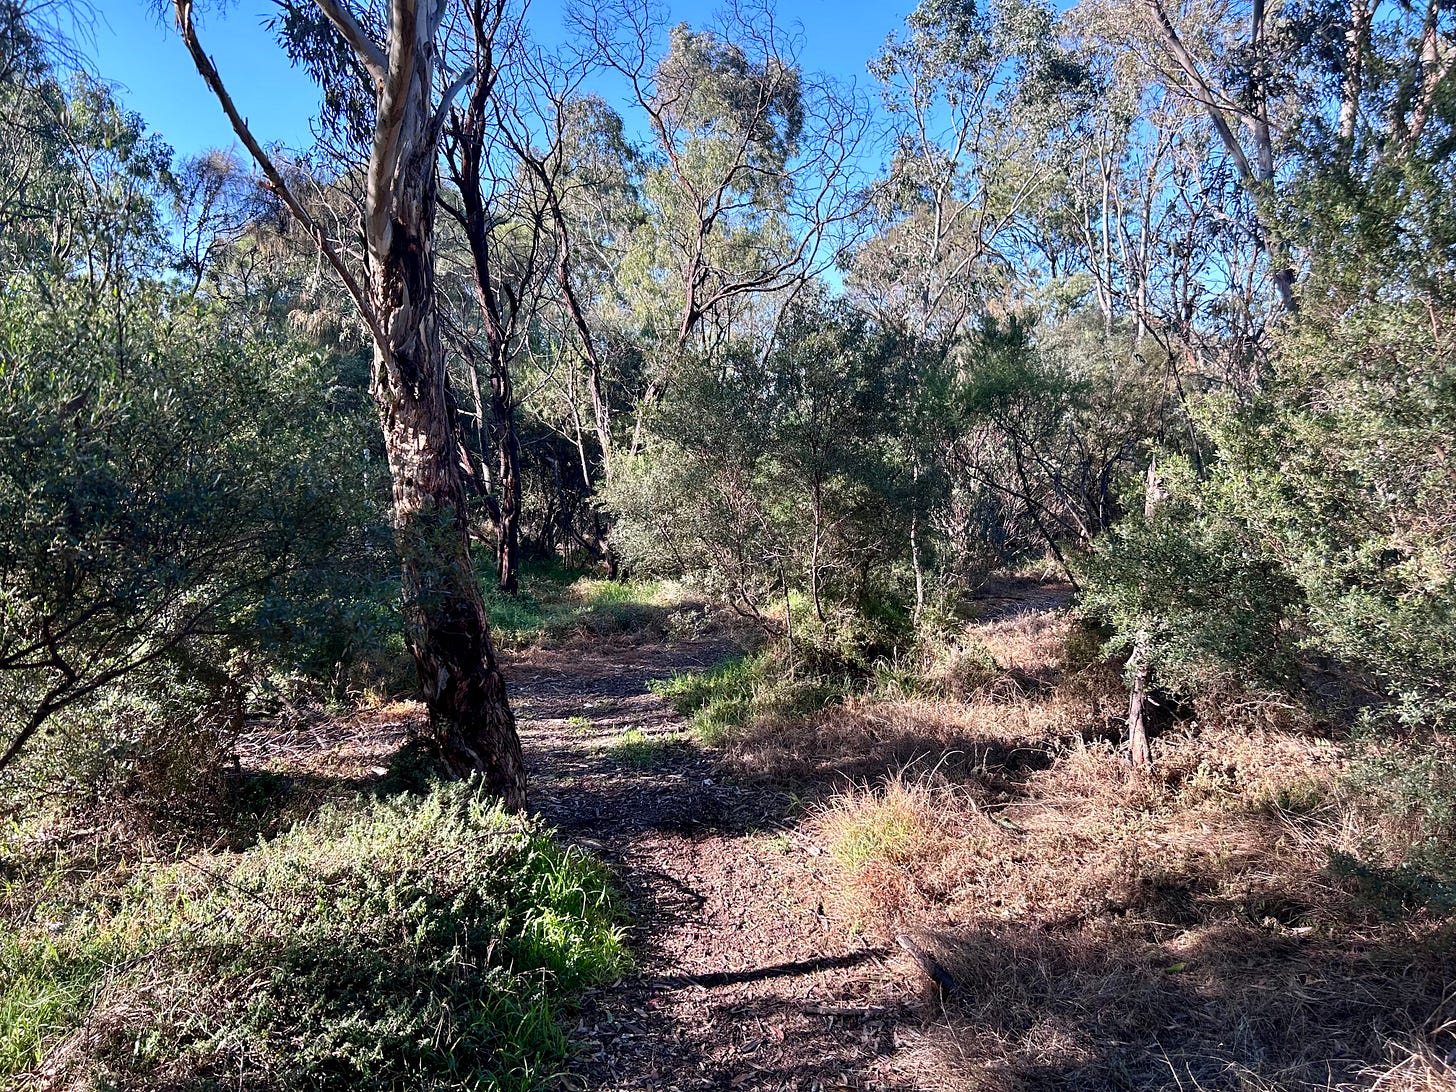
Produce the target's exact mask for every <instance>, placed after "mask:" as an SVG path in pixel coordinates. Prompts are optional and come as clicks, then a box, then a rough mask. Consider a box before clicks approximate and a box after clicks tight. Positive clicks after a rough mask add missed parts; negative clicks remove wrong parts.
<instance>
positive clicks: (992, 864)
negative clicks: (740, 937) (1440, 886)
mask: <svg viewBox="0 0 1456 1092" xmlns="http://www.w3.org/2000/svg"><path fill="white" fill-rule="evenodd" d="M1069 637H1070V640H1069ZM967 644H968V645H969V647H971V648H972V650H973V651H972V652H971V654H970V655H971V656H973V657H975V658H977V659H984V658H985V656H984V654H985V653H989V658H990V659H991V660H993V661H994V663H995V665H996V667H997V668H998V669H999V671H1000V675H999V679H984V680H982V681H980V682H979V683H977V685H976V686H974V687H973V688H971V689H970V691H969V694H968V697H967V700H964V701H954V700H928V699H912V700H897V701H871V700H860V701H855V702H851V703H849V704H847V705H844V706H840V707H836V708H833V709H830V710H826V711H824V712H822V713H820V714H818V715H816V716H814V717H811V718H808V719H806V720H802V721H798V722H792V721H790V722H776V723H773V724H770V725H761V726H759V727H758V728H757V729H756V730H753V731H751V732H749V733H748V734H746V735H744V736H742V737H740V738H738V739H737V740H736V741H735V742H734V743H733V744H732V745H731V746H730V748H729V752H728V759H729V761H730V762H731V763H732V764H733V765H734V766H735V767H736V769H737V771H738V772H739V773H740V774H746V775H752V776H757V777H763V778H772V779H777V780H782V781H787V782H790V783H792V784H793V785H794V786H795V787H796V788H797V790H798V791H799V792H800V793H802V794H804V795H807V796H808V797H810V798H811V799H817V800H818V801H819V803H818V804H817V806H815V807H814V808H813V809H812V815H811V819H810V821H809V824H808V829H809V831H810V832H811V834H812V835H813V836H814V837H816V838H817V839H818V840H819V841H820V842H821V843H822V844H823V846H824V847H825V849H826V850H827V851H828V858H829V860H830V861H831V862H833V865H834V867H835V869H836V873H835V875H836V877H837V883H836V898H835V902H836V905H835V907H834V909H835V910H836V911H837V913H838V914H839V915H840V916H841V917H842V918H844V919H846V920H849V921H852V922H858V923H860V924H862V925H863V926H864V927H866V928H867V929H868V930H869V931H870V932H872V933H875V934H878V935H879V936H881V937H882V938H891V937H894V936H895V935H897V934H900V933H905V932H909V933H911V934H912V935H914V936H916V937H918V938H920V942H921V943H922V945H923V946H924V947H925V948H926V949H928V950H931V951H933V952H935V953H936V954H937V958H939V959H940V961H941V962H942V963H943V964H944V965H945V966H946V967H947V968H949V969H950V970H951V971H952V973H953V975H954V976H955V977H956V979H957V980H958V981H959V982H960V983H961V986H962V988H961V989H960V990H959V991H957V992H956V993H955V994H954V995H952V996H951V997H949V998H948V999H946V1000H945V1003H944V1005H943V1006H939V1007H937V1008H935V1009H934V1010H933V1011H932V1013H931V1014H930V1015H929V1016H928V1018H927V1019H928V1027H927V1034H926V1036H925V1038H924V1040H923V1043H924V1044H925V1047H924V1048H923V1049H922V1050H921V1051H919V1052H918V1053H917V1052H913V1051H912V1052H911V1055H912V1056H913V1059H914V1060H913V1061H911V1062H907V1064H909V1065H919V1066H923V1065H924V1064H925V1053H926V1051H931V1052H933V1054H934V1055H935V1057H936V1059H937V1061H936V1063H935V1065H934V1067H933V1072H934V1073H935V1074H937V1076H935V1077H934V1078H933V1079H932V1078H930V1077H927V1076H926V1075H925V1071H924V1070H923V1069H916V1077H915V1079H916V1082H917V1083H918V1084H920V1085H923V1086H925V1087H937V1086H939V1087H946V1088H974V1089H997V1090H1007V1092H1010V1090H1013V1089H1043V1088H1058V1089H1089V1090H1091V1089H1104V1088H1136V1089H1162V1088H1183V1089H1195V1088H1196V1089H1268V1090H1273V1089H1291V1090H1292V1089H1354V1088H1366V1089H1368V1088H1380V1089H1401V1090H1410V1092H1415V1090H1429V1089H1437V1088H1439V1089H1456V1081H1453V1070H1452V1064H1453V1062H1456V1034H1453V1031H1456V1028H1453V1026H1452V1025H1451V1024H1450V1023H1443V1020H1444V1019H1445V1018H1448V1017H1449V1016H1450V1012H1449V1010H1445V1009H1443V1008H1442V1006H1443V1003H1445V1002H1446V1000H1447V998H1448V997H1449V996H1450V995H1451V992H1452V990H1453V989H1456V945H1453V940H1456V936H1453V930H1452V927H1451V925H1450V923H1449V921H1448V920H1447V919H1445V918H1444V917H1443V916H1442V914H1441V912H1440V911H1439V908H1437V907H1435V906H1434V905H1422V903H1421V900H1420V897H1419V892H1418V891H1417V892H1416V893H1415V894H1414V895H1413V894H1412V890H1411V889H1409V888H1406V887H1400V888H1398V889H1397V888H1396V887H1392V886H1390V885H1389V884H1387V883H1386V882H1385V880H1384V879H1382V875H1383V874H1382V873H1380V872H1379V871H1378V870H1376V871H1374V872H1371V871H1369V870H1362V868H1361V867H1359V866H1357V865H1356V864H1354V863H1353V862H1356V861H1357V860H1370V859H1371V857H1370V853H1371V847H1372V846H1380V847H1383V848H1384V856H1383V858H1381V859H1383V861H1384V863H1385V864H1393V863H1396V860H1397V858H1398V856H1399V853H1398V849H1399V843H1400V838H1401V837H1402V831H1401V828H1400V826H1399V822H1398V821H1397V820H1392V819H1391V818H1390V817H1389V816H1381V815H1378V814H1375V813H1374V812H1373V811H1371V810H1370V809H1369V808H1367V807H1365V806H1364V801H1362V800H1361V799H1359V798H1358V797H1355V796H1353V795H1352V794H1351V793H1350V792H1349V790H1348V789H1347V788H1345V787H1344V786H1345V774H1346V771H1347V767H1348V764H1349V758H1348V756H1347V754H1346V751H1345V747H1344V746H1343V745H1342V744H1341V743H1339V742H1338V741H1335V740H1332V739H1330V738H1327V737H1326V736H1325V735H1323V734H1321V733H1320V732H1319V731H1318V730H1317V729H1316V726H1315V725H1314V724H1313V723H1312V722H1311V721H1310V720H1309V718H1308V717H1307V716H1306V715H1304V714H1303V713H1302V712H1301V711H1299V710H1297V709H1294V708H1291V707H1290V706H1289V705H1288V703H1287V702H1281V701H1279V700H1277V699H1275V698H1273V697H1270V696H1249V695H1246V694H1242V693H1240V692H1238V691H1236V690H1234V689H1232V688H1230V689H1229V690H1228V691H1227V692H1226V693H1224V694H1222V695H1220V699H1219V700H1217V701H1212V702H1206V703H1204V704H1203V705H1201V706H1200V707H1198V708H1196V709H1193V710H1190V711H1185V715H1184V718H1183V720H1182V721H1181V722H1180V723H1179V724H1178V725H1177V726H1176V727H1174V728H1172V729H1169V730H1165V731H1164V732H1163V734H1162V735H1161V736H1160V737H1159V738H1158V739H1156V740H1155V746H1154V758H1155V768H1154V771H1153V772H1152V773H1151V774H1142V773H1137V772H1134V771H1133V770H1131V769H1130V768H1129V766H1128V765H1127V763H1126V761H1125V759H1124V758H1123V757H1122V756H1121V755H1120V754H1119V753H1118V751H1117V748H1116V744H1115V733H1113V732H1110V731H1109V728H1110V727H1111V726H1112V725H1114V724H1115V723H1116V721H1117V719H1118V717H1119V716H1120V714H1121V712H1122V709H1123V708H1124V705H1123V703H1124V702H1125V700H1126V699H1125V697H1124V695H1123V693H1122V691H1121V690H1120V687H1119V685H1118V682H1117V676H1116V672H1115V670H1111V669H1109V668H1107V667H1106V666H1105V665H1098V664H1096V663H1095V662H1083V663H1077V662H1076V660H1077V655H1076V653H1077V649H1076V647H1075V646H1076V644H1077V635H1076V634H1075V633H1070V634H1069V628H1068V622H1067V621H1066V619H1065V617H1064V616H1062V615H1061V614H1059V613H1056V612H1050V611H1045V610H1038V611H1035V612H1032V613H1030V614H1025V613H1024V614H1022V615H1019V616H1016V617H1013V618H1004V617H1002V618H993V619H990V620H988V621H986V622H984V623H983V624H980V625H978V626H974V627H972V628H971V630H970V632H969V633H968V634H967ZM1069 644H1070V645H1072V646H1073V647H1072V649H1071V650H1070V651H1071V653H1072V654H1071V655H1069V649H1068V646H1069ZM1084 659H1085V657H1084ZM943 662H944V663H948V664H953V663H954V662H955V661H954V656H953V654H952V655H949V656H947V657H946V659H945V660H944V661H943ZM953 675H954V671H946V672H944V673H943V674H942V678H947V677H952V676H953ZM1008 679H1009V680H1010V682H1007V681H1006V680H1008ZM943 689H944V691H946V692H953V690H954V688H953V687H948V686H947V687H944V688H943ZM1109 737H1111V738H1109ZM1408 844H1409V843H1408V842H1407V845H1408ZM1442 1012H1445V1013H1446V1017H1442V1016H1441V1013H1442Z"/></svg>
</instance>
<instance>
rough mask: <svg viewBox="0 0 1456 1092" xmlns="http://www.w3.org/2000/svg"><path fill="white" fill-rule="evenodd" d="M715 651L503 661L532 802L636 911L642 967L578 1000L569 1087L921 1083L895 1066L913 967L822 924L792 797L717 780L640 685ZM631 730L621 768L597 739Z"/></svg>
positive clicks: (812, 862)
mask: <svg viewBox="0 0 1456 1092" xmlns="http://www.w3.org/2000/svg"><path fill="white" fill-rule="evenodd" d="M727 654H728V650H727V649H726V648H724V647H722V646H718V645H714V644H711V643H703V644H692V645H677V646H661V645H652V646H638V647H634V648H631V649H627V650H621V649H617V650H602V651H581V650H573V651H571V652H563V651H561V650H548V651H536V652H533V653H530V654H528V655H525V656H523V657H521V658H520V659H518V660H517V661H516V662H515V663H514V664H512V665H511V667H512V670H511V676H510V677H511V680H512V684H513V693H514V701H515V707H516V710H517V716H518V718H519V722H520V728H521V733H522V738H523V740H524V744H525V747H526V750H527V762H528V764H529V766H530V769H531V771H532V776H533V783H532V801H533V807H534V808H535V809H536V810H538V811H539V812H540V814H541V815H542V816H543V817H544V818H545V819H546V820H547V821H548V822H549V823H551V824H552V825H554V826H556V827H557V828H558V829H559V830H560V831H561V834H562V836H563V837H565V838H567V839H568V840H571V841H575V842H577V843H579V844H581V845H582V846H583V847H585V848H588V849H590V850H591V851H593V852H594V853H596V854H597V855H598V856H601V857H603V858H605V859H606V860H608V861H610V862H611V863H612V864H613V866H614V867H615V868H616V869H617V872H618V876H619V878H620V882H621V883H622V884H623V886H624V888H625V890H626V892H627V895H628V897H629V899H630V900H631V902H632V903H633V909H634V911H635V916H636V925H635V933H636V936H635V940H636V942H637V951H638V958H639V971H638V973H637V974H636V975H634V976H633V977H631V978H628V979H627V980H625V981H623V982H621V983H619V984H617V985H615V986H612V987H610V988H608V989H604V990H599V991H596V992H594V993H593V994H591V995H589V996H588V997H587V999H586V1002H585V1005H584V1007H583V1010H582V1012H581V1015H580V1022H579V1024H578V1026H577V1027H576V1029H575V1031H574V1039H575V1047H576V1056H575V1063H574V1067H573V1073H572V1079H571V1081H570V1085H569V1086H570V1087H577V1088H584V1089H748V1088H751V1089H780V1088H783V1089H790V1088H792V1089H844V1088H855V1089H869V1088H907V1089H908V1088H915V1087H918V1085H917V1084H916V1083H915V1082H914V1081H913V1080H911V1079H910V1078H909V1076H908V1075H907V1074H904V1073H898V1074H897V1073H896V1072H895V1071H896V1069H897V1067H896V1066H895V1065H894V1064H893V1056H894V1055H895V1054H896V1053H897V1050H898V1049H899V1048H900V1047H901V1046H903V1045H904V1044H905V1042H906V1041H907V1039H910V1038H913V1037H914V1036H915V1035H916V1034H917V1032H916V1030H915V1029H916V1028H918V1027H919V1026H920V1025H922V1024H923V1017H922V1016H920V1015H918V1014H915V1013H913V1012H912V1010H911V1009H910V1008H909V1007H908V1006H907V1004H906V1002H907V986H906V982H907V975H909V973H910V972H909V970H908V969H907V967H905V966H903V965H902V959H901V958H899V957H897V956H896V955H893V954H892V953H891V952H890V951H889V950H888V949H886V948H883V947H877V946H875V945H873V944H871V943H869V942H867V941H866V939H865V938H864V936H863V935H856V931H855V930H853V929H852V928H849V927H846V926H845V925H843V924H838V923H835V922H833V921H831V919H830V918H829V917H827V916H826V915H825V912H824V905H823V903H824V894H825V885H826V877H825V875H824V873H823V872H822V871H821V869H820V867H819V865H820V864H821V863H822V854H821V850H820V849H819V848H818V846H817V845H816V844H814V843H813V842H811V841H810V840H808V839H806V838H801V837H798V836H796V834H795V830H794V824H793V823H792V822H791V821H790V820H789V819H788V816H789V815H790V814H791V813H792V812H793V811H794V805H795V801H794V800H793V799H792V798H791V797H790V796H788V795H786V794H783V793H781V792H779V791H776V790H772V789H766V788H759V787H754V786H746V785H742V784H733V783H724V782H723V781H721V780H720V779H719V776H718V769H717V763H716V761H715V760H714V758H713V757H712V756H711V755H710V754H709V753H707V752H705V751H703V750H701V749H700V748H699V747H698V746H697V745H696V744H695V743H692V742H690V741H689V740H687V738H686V736H685V734H684V728H685V725H684V724H683V722H682V720H681V718H680V717H678V715H677V714H676V713H675V712H674V711H673V710H672V709H671V708H670V707H669V706H667V705H666V704H665V703H664V702H663V701H661V700H660V699H659V698H657V697H656V696H654V695H653V694H652V693H651V692H650V691H649V689H648V683H649V682H650V681H651V680H652V679H656V678H661V677H663V676H666V675H670V674H672V673H673V672H675V671H682V670H686V669H691V668H694V667H703V666H708V665H711V664H712V663H714V662H716V661H718V660H720V659H722V658H723V657H724V656H725V655H727ZM580 717H586V718H589V720H590V725H591V726H590V728H589V729H585V728H584V727H583V726H582V725H581V721H580V720H576V721H574V722H573V721H572V718H580ZM573 725H575V727H574V726H573ZM634 728H635V729H638V730H640V731H641V732H642V733H644V734H645V735H646V737H647V739H648V741H650V743H652V744H655V746H648V747H644V748H642V749H641V750H640V751H639V752H637V754H634V755H633V757H632V758H630V759H626V758H624V757H623V756H622V755H621V754H620V753H619V752H617V751H614V750H613V749H612V743H613V741H614V740H615V739H618V738H620V736H621V734H622V733H623V732H624V731H627V730H630V729H634ZM638 755H640V756H641V757H638ZM910 988H911V989H912V990H913V986H912V987H910Z"/></svg>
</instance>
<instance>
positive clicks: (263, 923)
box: [0, 783, 627, 1090]
mask: <svg viewBox="0 0 1456 1092" xmlns="http://www.w3.org/2000/svg"><path fill="white" fill-rule="evenodd" d="M626 963H627V956H626V952H625V949H624V946H623V941H622V936H621V932H620V929H619V927H618V925H617V923H616V912H615V907H614V903H613V900H612V897H611V895H610V893H609V890H608V884H607V878H606V875H605V873H604V872H603V871H602V870H601V868H600V867H599V866H597V865H595V864H593V863H592V862H591V861H589V860H588V859H586V858H585V857H583V856H582V855H581V854H580V853H579V852H577V851H576V850H574V849H564V848H562V847H561V846H559V845H558V844H557V843H555V842H554V841H553V840H552V839H551V838H550V836H549V835H548V834H547V833H546V832H544V831H542V830H541V829H540V828H538V827H536V826H533V825H531V824H529V823H524V822H522V821H521V820H520V819H518V818H513V817H509V816H506V815H504V814H503V813H502V812H500V811H499V810H498V808H497V807H496V806H495V805H494V804H493V803H491V802H490V801H489V800H488V799H487V798H486V797H485V796H484V795H483V793H482V792H481V791H480V789H479V787H478V786H477V785H474V784H469V783H467V784H454V785H450V786H446V787H442V788H437V789H436V790H434V791H433V792H432V793H430V794H429V795H428V796H425V797H423V798H419V797H411V796H398V797H392V798H388V799H383V800H378V801H374V802H371V803H367V804H358V805H355V806H352V807H345V806H330V807H328V808H326V809H325V810H323V811H322V812H321V813H320V814H318V815H317V816H316V817H315V818H314V819H312V820H311V821H309V822H307V823H303V824H300V825H299V826H297V827H296V828H294V829H293V830H291V831H290V832H288V833H286V834H283V835H281V836H279V837H277V838H275V839H273V840H271V841H267V842H263V843H261V844H260V845H258V846H257V847H256V848H254V849H251V850H249V851H247V852H245V853H240V854H236V855H218V856H204V857H202V858H201V859H196V858H194V859H190V860H187V861H183V862H179V863H176V864H170V865H163V866H157V867H153V868H146V867H142V868H140V869H138V870H137V871H136V872H135V873H134V875H133V878H132V879H131V882H130V883H129V884H128V885H127V886H126V887H125V889H124V890H123V891H122V892H121V893H120V894H119V896H117V897H115V898H114V899H109V900H106V901H103V902H100V903H94V904H86V903H81V904H74V905H65V904H48V903H44V902H42V903H41V904H39V905H37V906H36V907H35V909H34V911H33V913H32V914H31V915H30V917H29V918H28V920H27V921H26V922H25V923H23V924H22V925H21V926H20V927H19V928H17V929H16V930H15V931H14V932H12V933H11V934H9V935H8V936H6V937H5V938H4V939H3V940H0V983H3V985H0V1026H3V1027H4V1028H5V1029H6V1030H5V1034H4V1037H3V1038H0V1074H3V1075H5V1076H7V1077H10V1078H17V1077H22V1076H23V1075H24V1074H27V1073H30V1074H34V1073H36V1072H37V1070H38V1068H40V1067H43V1068H44V1069H45V1071H46V1072H47V1074H48V1075H53V1076H59V1077H63V1078H64V1079H65V1080H66V1081H67V1082H68V1085H69V1084H89V1085H93V1086H102V1087H105V1086H111V1087H126V1088H148V1087H163V1086H165V1087H168V1088H187V1087H192V1088H203V1087H212V1086H213V1085H214V1084H215V1083H216V1082H218V1081H222V1080H224V1079H225V1080H226V1081H227V1082H228V1083H229V1084H231V1083H236V1082H241V1083H242V1084H244V1085H245V1086H247V1087H255V1088H262V1089H279V1090H283V1089H351V1090H352V1089H362V1088H397V1087H405V1086H408V1087H428V1088H438V1089H524V1088H528V1087H532V1086H533V1085H534V1084H535V1083H537V1082H539V1081H540V1080H541V1079H543V1078H544V1077H546V1076H548V1075H549V1074H550V1072H551V1070H552V1068H553V1066H554V1065H555V1064H556V1063H558V1062H559V1061H560V1059H561V1058H562V1056H563V1050H564V1041H563V1035H562V1030H561V1028H560V1026H559V1024H558V1021H557V1016H558V1013H559V1010H560V1006H561V1005H562V1004H563V1003H564V1002H566V1001H568V1000H569V998H570V997H571V996H572V994H573V993H574V992H575V991H577V990H579V989H581V988H582V987H584V986H587V985H589V984H591V983H594V982H598V981H601V980H603V979H606V978H610V977H612V976H613V975H616V974H618V973H620V972H621V971H622V970H623V969H624V967H625V966H626Z"/></svg>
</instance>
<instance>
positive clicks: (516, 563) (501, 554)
mask: <svg viewBox="0 0 1456 1092" xmlns="http://www.w3.org/2000/svg"><path fill="white" fill-rule="evenodd" d="M504 387H505V385H504V384H502V383H500V382H499V381H497V383H496V393H495V395H494V396H493V397H492V398H491V409H492V411H493V414H494V417H495V423H494V431H495V444H496V452H497V456H498V463H497V468H498V471H499V473H498V474H497V478H498V481H499V484H500V525H499V535H498V537H497V539H496V578H497V583H498V584H499V585H500V590H501V591H503V592H506V593H507V594H509V595H515V594H516V592H517V591H518V590H519V587H520V569H521V442H520V437H519V436H518V435H517V433H516V415H515V410H514V406H513V404H512V400H511V397H510V392H509V390H508V389H503V388H504Z"/></svg>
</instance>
